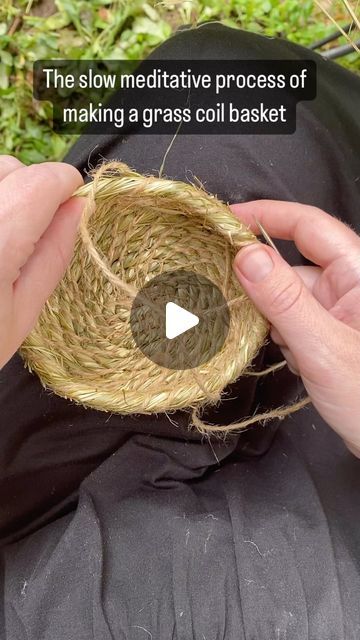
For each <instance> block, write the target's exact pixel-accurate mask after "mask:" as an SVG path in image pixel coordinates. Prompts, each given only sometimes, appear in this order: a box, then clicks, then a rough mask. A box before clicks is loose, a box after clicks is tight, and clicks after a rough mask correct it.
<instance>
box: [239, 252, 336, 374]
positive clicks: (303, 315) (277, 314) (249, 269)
mask: <svg viewBox="0 0 360 640" xmlns="http://www.w3.org/2000/svg"><path fill="white" fill-rule="evenodd" d="M234 269H235V273H236V275H237V277H238V278H239V281H240V283H241V284H242V286H243V288H244V289H245V291H246V292H247V293H248V295H249V296H250V298H251V299H252V300H253V302H254V303H255V305H256V306H257V307H258V309H259V310H260V311H261V312H262V313H263V315H265V316H266V317H267V318H268V319H269V321H270V323H271V324H272V325H273V327H275V329H276V330H277V331H278V332H279V333H280V335H281V336H282V338H283V340H284V343H285V344H286V346H287V348H288V349H290V351H291V352H292V353H293V355H294V358H295V360H296V362H297V363H298V366H299V368H300V370H301V368H302V366H303V367H304V368H307V367H308V365H309V364H310V365H313V368H314V367H315V369H317V370H319V369H320V364H318V361H319V360H321V359H322V360H323V361H324V362H325V364H324V366H326V364H327V358H328V356H329V351H330V350H331V344H332V343H333V339H334V334H335V328H336V330H337V324H338V321H337V320H336V319H335V318H333V317H332V316H331V315H330V314H329V313H328V312H327V311H326V310H325V309H324V308H323V307H322V305H321V304H320V303H319V302H318V301H317V300H316V299H315V298H314V296H313V295H312V294H311V292H310V291H309V290H308V289H307V287H306V286H305V285H304V283H303V281H302V279H301V278H300V276H299V275H298V274H297V273H296V271H294V269H293V268H291V267H290V266H289V265H288V264H287V263H286V262H285V260H283V258H282V257H281V256H280V255H278V254H277V253H276V252H275V251H274V250H273V249H272V248H271V247H268V246H265V245H260V244H259V245H251V246H248V247H245V248H244V249H241V250H240V252H239V253H238V255H237V256H236V259H235V263H234Z"/></svg>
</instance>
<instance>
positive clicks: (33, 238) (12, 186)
mask: <svg viewBox="0 0 360 640" xmlns="http://www.w3.org/2000/svg"><path fill="white" fill-rule="evenodd" d="M82 182H83V180H82V177H81V175H80V173H79V172H78V171H77V169H75V168H74V167H72V166H71V165H68V164H65V163H60V162H56V163H46V162H45V163H43V164H39V165H32V166H30V167H21V168H19V169H17V170H15V171H13V172H12V173H10V174H9V175H7V177H6V178H4V180H2V181H1V182H0V259H1V270H0V279H1V280H2V281H8V280H11V281H13V282H14V280H15V279H16V278H17V277H18V270H19V268H21V267H22V266H23V265H24V264H25V262H26V261H27V259H28V258H29V257H30V255H31V254H32V253H33V251H34V247H35V245H36V243H37V241H38V240H39V238H40V237H41V236H42V235H43V234H44V232H45V231H46V229H47V227H48V226H49V224H50V223H51V221H52V219H53V217H54V215H55V212H56V211H57V210H58V208H59V206H60V205H61V204H62V203H63V202H65V201H66V200H68V199H69V198H70V196H71V195H72V194H73V192H74V191H75V189H76V188H77V187H78V186H79V184H81V183H82Z"/></svg>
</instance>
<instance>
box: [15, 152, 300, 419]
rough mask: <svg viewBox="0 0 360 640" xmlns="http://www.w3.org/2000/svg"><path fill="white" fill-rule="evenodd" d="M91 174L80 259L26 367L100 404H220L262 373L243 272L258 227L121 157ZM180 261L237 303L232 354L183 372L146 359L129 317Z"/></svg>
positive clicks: (169, 407) (155, 408)
mask: <svg viewBox="0 0 360 640" xmlns="http://www.w3.org/2000/svg"><path fill="white" fill-rule="evenodd" d="M92 177H93V180H92V181H91V182H89V183H87V184H86V185H84V186H83V187H81V188H80V189H79V190H78V191H77V195H81V196H87V197H88V198H87V204H86V207H85V211H84V215H83V219H82V222H81V225H80V233H79V237H78V239H77V243H76V247H75V253H74V257H73V260H72V262H71V264H70V266H69V268H68V270H67V272H66V274H65V276H64V278H63V279H62V281H61V282H60V284H59V285H58V287H57V288H56V290H55V292H54V293H53V294H52V296H51V297H50V299H49V300H48V302H47V303H46V306H45V308H44V310H43V312H42V314H41V316H40V318H39V321H38V323H37V325H36V327H35V328H34V330H33V331H32V332H31V334H30V335H29V337H28V338H27V339H26V341H25V343H24V344H23V345H22V348H21V354H22V356H23V358H24V360H25V362H26V364H27V366H28V367H29V368H30V370H32V371H34V372H36V374H37V375H38V376H39V378H40V380H41V382H42V383H43V385H44V386H46V387H49V388H50V389H52V390H53V391H54V392H55V393H56V394H58V395H60V396H63V397H65V398H70V399H71V400H73V401H75V402H77V403H81V404H82V405H85V406H86V407H93V408H95V409H98V410H101V411H108V412H112V413H120V414H130V413H141V414H144V413H145V414H148V413H157V412H170V411H174V410H176V409H184V408H189V407H192V408H193V409H195V410H196V411H197V410H198V409H199V408H200V407H202V406H203V405H205V404H206V403H209V402H210V403H214V402H217V401H218V400H219V399H220V397H221V393H222V391H223V389H224V388H225V387H226V386H227V385H228V384H229V383H231V382H233V381H235V380H236V379H237V378H238V377H239V376H241V375H243V374H244V373H246V372H247V371H249V370H251V363H252V361H253V359H254V357H255V356H256V354H257V353H258V351H259V349H260V347H261V346H262V345H263V344H264V341H265V339H266V335H267V333H268V329H269V327H268V323H267V321H266V320H265V319H264V318H263V317H262V316H261V314H260V313H259V312H258V311H257V309H256V308H255V306H254V305H253V303H252V302H251V301H250V300H249V299H248V297H247V296H246V294H245V292H244V291H243V290H242V288H241V286H240V284H239V283H238V281H237V279H236V278H235V276H234V274H233V271H232V262H233V259H234V257H235V254H236V252H237V251H238V250H239V249H240V248H241V247H243V246H245V245H247V244H250V243H254V242H258V240H257V238H256V236H255V235H254V234H253V233H252V232H251V231H250V230H249V229H248V228H247V227H246V226H245V225H244V224H243V223H241V222H240V221H239V220H238V219H237V218H235V217H234V215H233V214H232V212H231V210H230V208H229V207H228V205H226V204H224V203H223V202H221V201H219V200H218V199H217V198H216V197H215V196H213V195H211V194H208V193H206V191H205V190H204V189H203V188H200V187H198V186H196V185H194V184H187V183H184V182H180V181H175V180H168V179H163V178H157V177H155V176H144V175H140V174H138V173H136V172H135V171H133V170H132V169H130V168H129V167H128V166H127V165H125V164H123V163H119V162H111V163H107V164H103V165H102V166H100V167H99V168H98V169H97V170H96V171H95V172H94V173H93V176H92ZM177 269H186V270H188V271H193V272H195V273H197V274H201V275H203V276H205V277H206V278H208V279H210V280H211V281H212V282H213V283H214V284H215V285H217V286H218V287H219V289H220V290H221V291H222V292H223V294H224V296H225V298H226V299H227V301H228V302H229V306H230V327H229V333H228V336H227V339H226V341H225V344H224V346H223V348H222V349H221V351H220V352H218V353H217V354H216V355H215V356H214V357H213V358H212V359H211V360H210V361H209V362H208V363H206V364H204V365H201V366H199V367H197V368H195V369H188V370H181V371H177V370H168V369H165V368H163V367H160V366H158V365H156V364H154V363H153V362H151V361H150V360H149V359H147V358H146V357H145V356H144V355H143V354H142V352H141V351H140V350H139V349H138V347H137V346H136V344H135V343H134V340H133V337H132V332H131V328H130V324H129V318H130V310H131V305H132V301H133V299H134V297H135V295H136V294H137V292H138V291H139V290H140V289H141V288H142V287H143V286H144V285H145V284H146V283H147V282H148V281H149V280H150V279H152V278H153V277H155V276H157V275H159V274H160V273H164V272H166V271H174V270H177ZM189 357H191V354H189ZM298 404H299V405H300V404H301V406H303V404H304V402H303V401H302V403H298ZM297 408H299V406H297V407H295V405H293V407H290V408H289V407H287V408H285V409H280V410H277V413H276V411H275V412H269V413H268V414H266V415H268V416H269V417H276V416H277V417H281V413H283V414H286V415H287V414H288V413H291V412H292V411H294V410H296V409H297ZM271 413H272V415H270V414H271ZM193 418H194V420H193V423H194V424H195V425H196V426H197V428H198V429H200V430H204V431H209V430H212V431H214V430H216V428H215V427H214V428H211V426H210V425H204V424H203V423H202V422H201V421H200V419H199V417H198V414H197V413H196V414H194V416H193ZM259 418H260V419H261V418H264V416H259ZM259 418H256V417H255V418H251V419H250V422H249V421H248V423H249V424H250V423H251V422H255V421H257V419H259ZM239 426H241V425H237V427H239ZM219 429H225V430H230V429H231V427H223V428H221V427H219Z"/></svg>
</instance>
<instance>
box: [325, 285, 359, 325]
mask: <svg viewBox="0 0 360 640" xmlns="http://www.w3.org/2000/svg"><path fill="white" fill-rule="evenodd" d="M330 313H331V315H333V316H334V318H337V319H338V320H340V322H343V323H344V324H347V325H348V326H349V327H352V328H353V329H356V331H360V284H359V285H358V286H357V287H354V289H351V290H350V291H348V292H347V293H346V294H345V295H344V296H343V297H342V298H341V299H340V300H338V301H337V302H336V304H335V305H334V306H333V307H331V309H330Z"/></svg>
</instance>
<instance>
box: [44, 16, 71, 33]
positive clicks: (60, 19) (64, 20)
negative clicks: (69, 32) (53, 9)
mask: <svg viewBox="0 0 360 640" xmlns="http://www.w3.org/2000/svg"><path fill="white" fill-rule="evenodd" d="M70 23H71V18H70V16H69V15H68V14H67V13H66V12H64V13H54V15H52V16H49V17H48V18H46V20H45V21H44V23H43V26H44V27H45V29H48V30H49V31H58V30H59V29H63V28H64V27H67V26H68V25H69V24H70Z"/></svg>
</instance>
